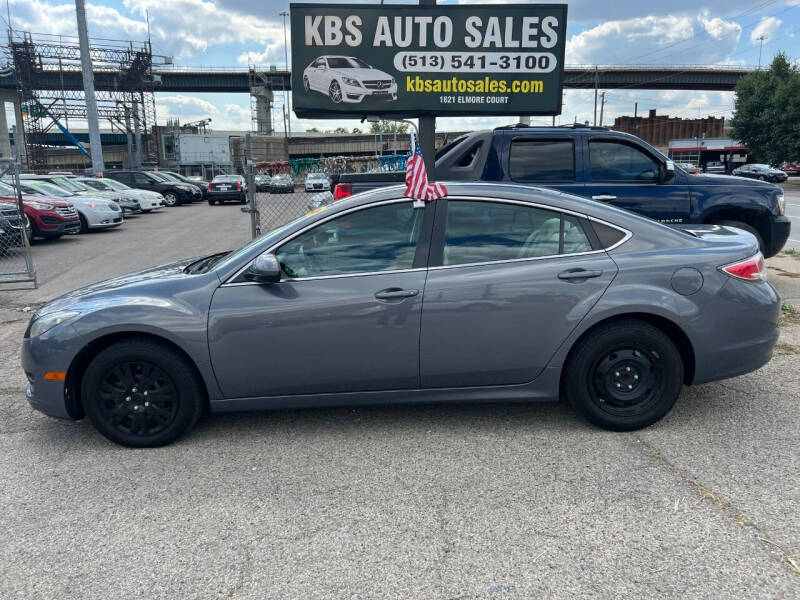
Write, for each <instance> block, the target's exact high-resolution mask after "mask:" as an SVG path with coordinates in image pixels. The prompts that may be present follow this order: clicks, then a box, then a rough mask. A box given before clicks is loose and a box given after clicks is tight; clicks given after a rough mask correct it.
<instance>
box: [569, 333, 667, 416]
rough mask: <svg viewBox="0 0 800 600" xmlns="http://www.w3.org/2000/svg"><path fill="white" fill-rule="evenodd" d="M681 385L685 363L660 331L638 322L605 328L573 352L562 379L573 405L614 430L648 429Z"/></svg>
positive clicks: (583, 341)
mask: <svg viewBox="0 0 800 600" xmlns="http://www.w3.org/2000/svg"><path fill="white" fill-rule="evenodd" d="M682 385H683V362H682V361H681V356H680V353H679V352H678V349H677V348H676V347H675V344H674V343H673V342H672V340H670V338H669V336H667V335H666V334H665V333H664V332H662V331H661V330H660V329H658V328H656V327H654V326H653V325H650V324H648V323H645V322H643V321H637V320H620V321H615V322H611V323H608V324H606V325H601V326H599V327H598V328H597V329H595V330H593V331H591V332H590V333H589V334H588V335H587V336H586V337H585V338H583V339H582V340H581V341H580V342H579V344H578V346H577V347H576V348H575V349H574V350H573V352H572V353H571V356H570V359H569V362H568V364H567V365H566V369H565V375H564V391H565V394H566V398H567V399H568V400H569V402H570V403H571V404H572V405H573V406H574V407H575V408H576V409H577V410H578V412H580V413H581V414H582V415H583V416H584V417H586V419H587V420H589V421H590V422H592V423H594V424H595V425H597V426H599V427H603V428H605V429H610V430H613V431H631V430H634V429H641V428H642V427H647V426H648V425H651V424H653V423H655V422H656V421H658V420H659V419H661V418H662V417H663V416H664V415H666V414H667V413H668V412H669V411H670V409H671V408H672V407H673V405H674V404H675V401H676V400H677V399H678V395H679V394H680V391H681V387H682Z"/></svg>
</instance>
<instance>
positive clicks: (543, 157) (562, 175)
mask: <svg viewBox="0 0 800 600" xmlns="http://www.w3.org/2000/svg"><path fill="white" fill-rule="evenodd" d="M508 162H509V174H510V175H511V179H513V180H514V181H525V182H540V181H551V182H552V181H575V147H574V145H573V143H572V140H536V139H525V138H520V139H515V140H512V141H511V150H510V152H509V159H508Z"/></svg>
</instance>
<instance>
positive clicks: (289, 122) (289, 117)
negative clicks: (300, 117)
mask: <svg viewBox="0 0 800 600" xmlns="http://www.w3.org/2000/svg"><path fill="white" fill-rule="evenodd" d="M280 15H281V16H282V17H283V61H284V64H285V65H286V71H287V72H288V71H289V44H288V43H287V41H286V17H288V16H289V13H288V12H286V11H285V10H284V11H282V12H281V13H280ZM283 103H284V105H286V107H287V110H286V137H289V136H291V135H292V107H291V105H290V104H289V90H283Z"/></svg>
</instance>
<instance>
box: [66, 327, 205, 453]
mask: <svg viewBox="0 0 800 600" xmlns="http://www.w3.org/2000/svg"><path fill="white" fill-rule="evenodd" d="M81 391H82V394H81V396H82V398H81V399H82V402H83V407H84V410H85V411H86V415H87V416H88V417H89V420H90V421H91V422H92V424H93V425H94V426H95V427H96V428H97V430H98V431H99V432H100V433H102V434H103V435H104V436H105V437H107V438H108V439H109V440H111V441H112V442H116V443H117V444H122V445H123V446H130V447H138V448H145V447H154V446H164V445H166V444H169V443H170V442H173V441H174V440H176V439H177V438H178V437H180V436H182V435H183V434H185V433H186V432H187V431H189V430H190V429H191V428H192V427H194V426H195V424H196V423H197V421H198V420H199V418H200V416H201V415H202V413H203V409H204V407H205V390H204V389H203V386H202V383H201V382H200V381H199V378H198V376H197V374H196V373H195V370H194V367H193V365H192V364H191V363H190V362H189V361H188V360H187V359H186V358H185V357H184V356H183V355H181V354H180V353H178V352H177V351H175V350H174V349H173V348H171V347H169V346H167V345H165V344H162V343H159V342H156V341H152V340H148V339H143V338H131V339H127V340H123V341H121V342H117V343H115V344H112V345H111V346H109V347H108V348H106V349H105V350H103V351H102V352H100V353H99V354H98V355H97V356H96V357H95V358H94V360H92V362H91V363H89V366H88V368H87V369H86V373H85V374H84V376H83V384H82V386H81Z"/></svg>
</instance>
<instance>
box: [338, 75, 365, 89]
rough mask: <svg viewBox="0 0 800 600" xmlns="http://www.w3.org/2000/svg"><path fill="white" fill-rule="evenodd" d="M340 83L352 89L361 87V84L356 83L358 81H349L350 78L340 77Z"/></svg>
mask: <svg viewBox="0 0 800 600" xmlns="http://www.w3.org/2000/svg"><path fill="white" fill-rule="evenodd" d="M342 81H344V82H345V83H346V84H347V85H352V86H353V87H361V84H360V83H359V82H358V79H351V78H350V77H342Z"/></svg>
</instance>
